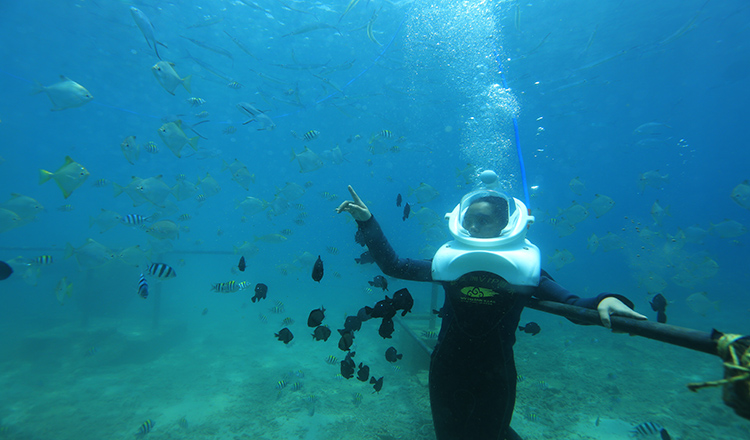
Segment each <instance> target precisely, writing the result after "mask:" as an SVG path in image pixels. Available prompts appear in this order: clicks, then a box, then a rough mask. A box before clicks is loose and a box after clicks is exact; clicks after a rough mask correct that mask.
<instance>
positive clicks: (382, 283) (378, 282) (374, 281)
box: [367, 275, 388, 290]
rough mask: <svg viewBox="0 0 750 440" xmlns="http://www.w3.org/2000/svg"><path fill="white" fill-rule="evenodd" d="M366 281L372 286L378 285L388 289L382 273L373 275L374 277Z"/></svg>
mask: <svg viewBox="0 0 750 440" xmlns="http://www.w3.org/2000/svg"><path fill="white" fill-rule="evenodd" d="M367 283H368V284H370V285H371V286H373V287H380V288H381V289H383V290H388V280H386V279H385V277H384V276H383V275H375V278H373V279H372V281H368V282H367Z"/></svg>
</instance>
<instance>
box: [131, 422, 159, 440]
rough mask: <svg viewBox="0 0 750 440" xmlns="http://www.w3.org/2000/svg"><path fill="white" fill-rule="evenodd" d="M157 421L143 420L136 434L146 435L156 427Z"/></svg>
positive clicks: (138, 435) (137, 435) (139, 435)
mask: <svg viewBox="0 0 750 440" xmlns="http://www.w3.org/2000/svg"><path fill="white" fill-rule="evenodd" d="M154 425H155V423H154V422H152V421H151V419H148V420H146V421H145V422H143V424H142V425H141V427H140V428H139V429H138V432H137V433H136V434H135V436H136V437H143V436H144V435H146V434H148V433H149V432H151V430H152V429H154Z"/></svg>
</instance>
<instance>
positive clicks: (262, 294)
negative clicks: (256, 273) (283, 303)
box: [250, 283, 268, 302]
mask: <svg viewBox="0 0 750 440" xmlns="http://www.w3.org/2000/svg"><path fill="white" fill-rule="evenodd" d="M267 294H268V286H266V285H265V284H263V283H258V284H256V285H255V296H253V297H252V298H250V301H252V302H255V301H256V300H257V301H260V300H262V299H266V295H267Z"/></svg>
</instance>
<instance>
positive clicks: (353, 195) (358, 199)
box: [347, 185, 362, 206]
mask: <svg viewBox="0 0 750 440" xmlns="http://www.w3.org/2000/svg"><path fill="white" fill-rule="evenodd" d="M347 188H348V189H349V194H351V195H352V198H353V199H354V203H356V204H357V205H360V206H361V205H362V199H360V198H359V196H358V195H357V192H356V191H354V188H352V186H351V185H349V186H348V187H347Z"/></svg>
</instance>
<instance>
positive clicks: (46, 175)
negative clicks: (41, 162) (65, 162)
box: [39, 169, 54, 185]
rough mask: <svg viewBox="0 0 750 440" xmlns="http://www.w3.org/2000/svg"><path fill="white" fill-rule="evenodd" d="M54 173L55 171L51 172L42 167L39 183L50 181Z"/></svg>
mask: <svg viewBox="0 0 750 440" xmlns="http://www.w3.org/2000/svg"><path fill="white" fill-rule="evenodd" d="M53 175H54V174H53V173H50V172H49V171H47V170H41V169H40V170H39V184H40V185H41V184H43V183H44V182H46V181H48V180H49V179H51V178H52V176H53Z"/></svg>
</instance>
